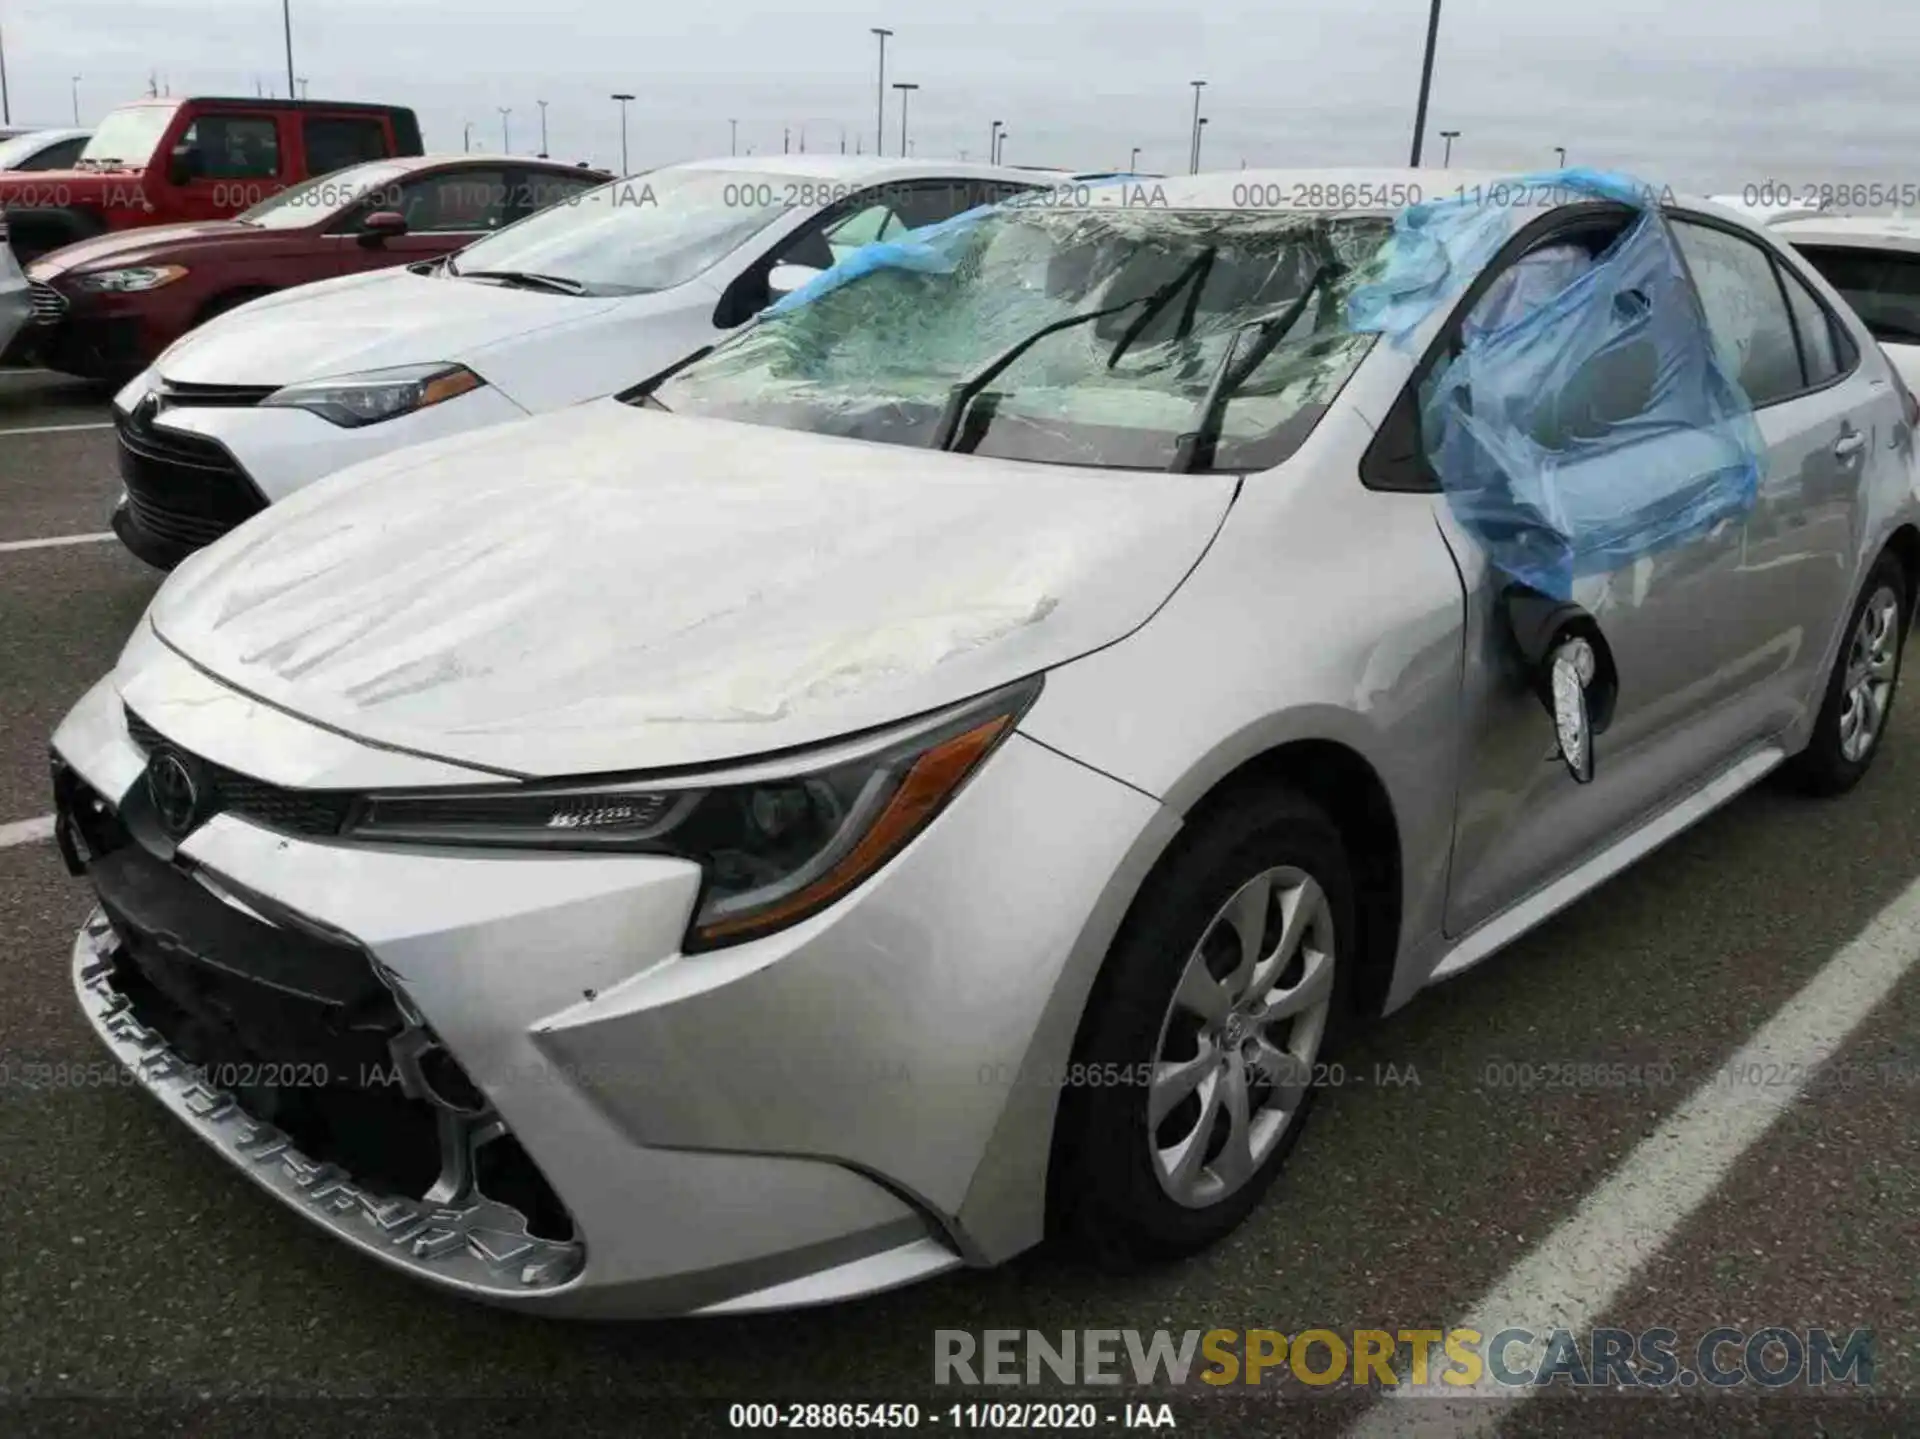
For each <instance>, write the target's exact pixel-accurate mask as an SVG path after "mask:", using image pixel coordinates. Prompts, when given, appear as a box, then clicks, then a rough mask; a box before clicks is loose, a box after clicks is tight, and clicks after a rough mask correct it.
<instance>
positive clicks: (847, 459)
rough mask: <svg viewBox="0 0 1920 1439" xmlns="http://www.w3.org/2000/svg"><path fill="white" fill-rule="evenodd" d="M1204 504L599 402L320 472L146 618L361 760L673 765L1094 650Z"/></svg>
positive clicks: (1200, 540)
mask: <svg viewBox="0 0 1920 1439" xmlns="http://www.w3.org/2000/svg"><path fill="white" fill-rule="evenodd" d="M1234 492H1235V480H1234V479H1233V477H1231V476H1209V475H1197V476H1196V475H1162V474H1139V475H1120V474H1112V473H1103V472H1093V471H1087V470H1074V469H1069V468H1065V467H1056V466H1044V465H1030V464H1016V463H1010V462H1002V461H994V460H987V459H976V458H972V457H968V456H962V455H941V454H931V453H928V452H926V451H922V450H907V449H901V448H898V447H896V446H891V445H880V444H869V443H864V442H861V441H855V440H843V439H836V438H829V437H823V436H818V435H811V434H803V433H796V432H791V431H786V430H778V429H772V428H768V427H762V426H753V425H743V424H736V423H731V422H723V421H712V420H693V419H687V418H682V417H677V416H673V415H668V414H665V413H662V412H659V411H649V410H641V409H636V408H633V407H630V406H627V405H624V404H622V403H620V402H619V401H617V400H600V401H595V402H592V403H589V404H586V405H582V406H578V407H575V408H573V409H570V410H564V411H560V412H557V413H553V414H549V415H543V416H538V417H535V418H533V419H529V420H523V421H516V422H514V423H512V424H510V425H505V426H499V427H495V428H492V429H488V430H484V431H479V432H475V433H472V434H467V435H460V436H456V437H453V438H451V439H448V440H443V441H438V442H434V443H431V444H428V445H422V446H418V447H415V448H413V449H410V450H403V451H398V452H396V453H395V454H393V455H390V456H386V457H383V458H381V459H377V460H373V461H370V462H368V463H366V464H363V465H358V466H354V467H352V468H350V469H347V470H343V471H341V472H340V473H339V474H337V475H334V476H331V477H329V478H328V479H326V480H323V481H322V482H320V483H319V484H317V485H313V486H310V487H308V488H307V489H305V490H302V491H301V492H299V493H298V494H296V495H294V496H293V497H292V498H290V499H289V500H287V501H285V502H283V503H282V504H279V505H275V506H274V507H272V508H271V509H269V510H268V511H267V512H265V513H264V514H262V515H260V516H258V517H257V518H255V519H254V520H252V521H250V522H248V523H247V524H246V525H244V526H242V527H241V528H240V529H239V530H237V531H235V532H234V533H233V534H231V535H229V536H227V537H226V538H225V539H224V540H222V541H220V542H219V543H218V544H215V545H213V546H211V547H210V548H208V549H206V550H204V551H202V552H201V553H200V554H198V555H196V556H194V557H193V558H192V559H190V560H189V561H188V562H187V563H186V564H185V565H183V566H182V567H181V568H180V569H179V570H177V571H176V572H175V573H174V575H173V577H172V578H171V579H169V581H168V582H167V584H166V585H165V587H164V588H163V589H162V590H161V592H160V594H159V596H158V597H157V599H156V600H155V602H154V605H153V608H152V610H151V612H150V613H151V616H152V620H153V623H154V626H155V628H156V629H157V631H158V632H159V634H160V635H161V637H162V638H163V639H165V640H166V641H167V642H168V643H169V644H171V645H172V646H173V647H174V648H176V649H177V650H179V651H180V652H182V653H183V654H185V655H186V656H187V657H188V658H189V659H191V660H193V661H194V662H195V663H197V664H198V665H200V666H201V667H202V668H204V669H205V670H207V671H208V672H210V673H211V674H213V675H215V676H218V677H219V678H221V679H222V680H224V681H226V682H227V683H229V684H231V685H233V686H235V687H236V688H238V689H241V690H243V691H246V692H248V693H250V694H252V695H255V696H257V697H259V698H261V699H264V700H266V701H268V702H270V703H272V704H275V705H278V706H281V707H283V708H285V709H288V710H290V711H292V712H294V713H296V714H299V715H302V716H305V717H307V718H309V719H313V720H317V721H319V722H320V723H322V724H325V725H328V726H331V727H333V728H335V729H338V730H341V731H344V732H346V733H349V734H353V735H357V736H360V737H362V738H365V739H368V740H371V741H374V742H376V743H380V744H384V745H389V746H397V747H400V748H404V749H409V750H413V751H416V752H418V753H422V754H429V755H434V756H439V757H444V758H446V759H450V760H454V761H456V762H460V763H465V764H470V765H477V766H483V767H489V768H493V769H497V770H501V771H505V772H508V773H513V774H522V775H543V776H559V775H582V774H594V773H604V772H610V771H621V770H646V769H653V768H659V767H665V766H673V765H685V764H700V763H706V762H711V761H717V760H725V759H733V758H738V757H742V756H748V755H755V754H763V753H767V752H770V751H774V750H779V749H784V748H787V747H789V746H793V745H802V744H810V743H814V742H817V741H822V740H828V739H833V738H836V737H839V736H842V735H846V734H849V733H852V732H855V731H858V730H862V729H865V728H868V727H870V726H873V725H878V724H884V723H887V722H890V721H893V720H898V719H904V718H907V717H909V716H912V715H915V714H919V713H923V712H925V711H928V710H932V709H937V708H939V707H940V706H942V705H945V704H949V703H952V702H954V701H957V700H960V699H964V698H967V697H969V696H972V695H975V694H979V693H982V692H984V691H987V690H990V689H993V688H994V687H996V686H998V685H1001V684H1004V683H1007V682H1009V681H1012V680H1015V679H1018V678H1020V677H1022V676H1025V675H1029V674H1033V673H1035V672H1037V671H1041V670H1045V669H1047V668H1050V667H1052V666H1055V665H1058V664H1061V663H1063V662H1065V661H1067V660H1070V659H1073V658H1075V657H1077V656H1079V655H1083V654H1086V653H1088V652H1089V651H1091V650H1094V649H1097V648H1099V647H1101V646H1103V645H1106V644H1108V643H1111V642H1112V641H1114V640H1116V639H1119V638H1120V637H1121V636H1123V635H1125V634H1127V633H1129V632H1130V631H1131V630H1133V629H1135V628H1137V627H1138V626H1139V625H1141V624H1142V623H1144V622H1145V621H1146V620H1147V619H1148V618H1149V617H1150V616H1151V615H1152V613H1153V612H1154V610H1155V609H1157V608H1158V607H1159V606H1160V604H1161V603H1163V602H1164V601H1165V599H1166V598H1167V596H1168V595H1170V594H1171V593H1172V592H1173V590H1174V589H1175V588H1176V587H1177V586H1178V585H1179V583H1180V581H1181V580H1182V578H1184V576H1185V575H1186V574H1187V572H1188V571H1189V570H1190V569H1191V568H1192V566H1193V564H1194V563H1195V561H1196V560H1197V559H1198V558H1199V557H1200V555H1201V554H1202V553H1203V552H1204V551H1205V549H1206V546H1207V544H1208V542H1209V541H1210V540H1211V538H1212V536H1213V535H1214V534H1215V532H1216V531H1217V530H1218V527H1219V524H1220V521H1221V520H1222V518H1223V517H1224V516H1225V514H1226V511H1227V508H1228V507H1229V505H1230V504H1231V503H1232V499H1233V495H1234Z"/></svg>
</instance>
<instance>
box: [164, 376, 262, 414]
mask: <svg viewBox="0 0 1920 1439" xmlns="http://www.w3.org/2000/svg"><path fill="white" fill-rule="evenodd" d="M279 388H280V387H279V386H278V385H201V384H194V383H191V382H189V381H186V380H161V381H160V382H159V383H158V384H156V385H155V386H154V394H156V395H157V396H159V397H160V402H161V405H162V406H163V407H164V408H166V409H173V408H174V407H176V406H179V405H192V406H194V407H195V408H205V407H217V408H229V409H248V408H251V407H252V406H254V405H257V404H259V403H260V402H261V401H262V400H264V399H266V397H267V396H268V395H271V394H272V393H273V392H274V391H275V390H277V389H279Z"/></svg>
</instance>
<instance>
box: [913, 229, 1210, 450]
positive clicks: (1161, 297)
mask: <svg viewBox="0 0 1920 1439" xmlns="http://www.w3.org/2000/svg"><path fill="white" fill-rule="evenodd" d="M1215 253H1216V251H1215V248H1214V247H1213V246H1211V245H1209V246H1208V247H1207V248H1206V249H1204V250H1202V251H1201V252H1200V253H1199V254H1198V255H1197V256H1195V257H1194V260H1193V263H1192V264H1190V265H1188V266H1187V267H1186V268H1185V269H1183V270H1182V271H1181V272H1180V273H1179V274H1177V275H1175V276H1174V277H1173V278H1172V279H1171V280H1169V281H1167V283H1166V284H1164V285H1162V286H1161V287H1160V288H1159V289H1157V290H1155V291H1153V292H1152V293H1151V294H1146V295H1136V296H1134V297H1133V298H1132V299H1131V300H1122V301H1121V302H1120V303H1119V304H1117V305H1108V306H1106V307H1105V308H1104V309H1099V310H1089V311H1087V312H1086V313H1085V314H1083V315H1068V316H1067V317H1066V318H1065V319H1061V320H1055V321H1054V322H1053V323H1052V324H1048V325H1042V326H1041V327H1040V328H1039V329H1037V330H1035V331H1034V332H1033V333H1032V334H1031V335H1028V336H1027V337H1026V338H1024V339H1022V340H1019V341H1017V342H1016V343H1014V344H1011V345H1009V346H1007V348H1006V349H1004V350H1002V351H1001V352H1000V353H999V354H997V355H995V356H994V357H993V358H992V359H991V360H989V361H987V363H986V364H984V365H982V366H981V367H980V368H979V369H978V370H976V371H974V373H973V374H972V375H971V376H970V377H968V378H967V379H965V380H963V381H961V382H960V383H959V384H957V385H955V386H954V387H953V390H952V391H951V392H950V393H949V394H948V396H947V404H946V408H945V409H943V410H942V411H941V412H940V423H939V425H938V426H937V427H936V428H935V429H934V432H933V443H932V445H931V446H930V448H932V449H936V450H950V449H952V448H953V442H954V439H955V437H956V436H957V435H958V433H959V430H960V421H961V420H962V419H963V418H965V416H966V413H967V409H968V407H969V406H971V405H972V404H973V402H974V401H975V400H976V399H978V398H979V396H980V392H981V391H982V390H984V389H986V387H987V386H988V385H990V384H992V383H993V382H994V381H995V380H996V379H998V378H999V377H1000V374H1001V372H1002V371H1004V370H1005V369H1006V368H1007V367H1008V366H1009V365H1011V364H1012V363H1013V362H1014V361H1015V360H1017V359H1019V358H1020V357H1021V356H1022V355H1024V354H1026V352H1027V351H1028V350H1030V349H1032V348H1033V347H1034V346H1035V345H1037V344H1039V343H1040V342H1041V341H1042V340H1044V339H1046V338H1047V336H1049V335H1057V334H1059V333H1060V331H1062V330H1071V329H1073V328H1074V327H1075V326H1076V325H1091V324H1092V323H1093V322H1094V321H1095V320H1104V319H1106V318H1107V317H1108V316H1109V315H1119V314H1123V313H1125V312H1126V311H1128V310H1131V309H1132V308H1133V307H1134V306H1135V305H1145V306H1146V307H1147V318H1149V319H1151V318H1152V317H1153V316H1154V315H1155V314H1157V313H1159V311H1160V309H1161V308H1162V307H1163V306H1165V305H1166V303H1167V302H1168V301H1169V300H1171V299H1172V298H1173V297H1174V296H1175V295H1177V294H1179V293H1180V291H1181V289H1182V288H1183V287H1184V286H1185V285H1186V284H1187V282H1188V281H1189V280H1191V279H1192V278H1193V277H1194V274H1195V272H1201V273H1204V272H1205V271H1206V269H1207V268H1208V267H1209V266H1211V265H1212V264H1213V257H1214V254H1215ZM1141 328H1144V327H1143V326H1133V327H1129V329H1128V332H1127V333H1126V334H1124V335H1122V336H1121V337H1120V346H1119V347H1117V348H1116V350H1115V356H1116V357H1117V356H1118V354H1119V351H1120V349H1123V348H1124V347H1125V346H1126V344H1127V343H1128V342H1129V341H1130V340H1131V339H1132V338H1133V336H1134V335H1135V334H1137V333H1138V332H1139V330H1140V329H1141ZM1109 363H1111V362H1109Z"/></svg>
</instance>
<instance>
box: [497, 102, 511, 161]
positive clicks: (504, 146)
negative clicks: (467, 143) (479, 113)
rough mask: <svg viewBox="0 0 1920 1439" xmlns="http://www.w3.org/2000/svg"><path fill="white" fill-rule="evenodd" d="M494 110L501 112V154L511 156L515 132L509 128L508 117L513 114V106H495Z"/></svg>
mask: <svg viewBox="0 0 1920 1439" xmlns="http://www.w3.org/2000/svg"><path fill="white" fill-rule="evenodd" d="M493 108H494V109H496V110H498V111H499V112H500V153H501V154H502V155H511V154H512V153H513V132H512V131H510V130H509V129H508V128H507V116H509V115H511V114H512V113H513V106H511V105H495V106H494V107H493Z"/></svg>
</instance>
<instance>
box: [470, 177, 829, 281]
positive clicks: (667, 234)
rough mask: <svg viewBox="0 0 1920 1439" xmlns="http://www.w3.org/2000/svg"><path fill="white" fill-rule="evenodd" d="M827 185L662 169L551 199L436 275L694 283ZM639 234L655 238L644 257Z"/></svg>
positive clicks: (806, 205)
mask: <svg viewBox="0 0 1920 1439" xmlns="http://www.w3.org/2000/svg"><path fill="white" fill-rule="evenodd" d="M826 188H827V185H826V183H825V182H820V181H812V180H808V179H805V178H804V177H798V176H794V175H783V174H779V173H775V172H764V173H762V172H756V171H749V170H735V169H726V168H721V167H718V166H702V165H670V166H667V167H665V168H663V169H659V170H653V171H650V172H647V173H645V174H641V175H629V176H626V177H624V178H622V179H618V180H614V181H611V182H610V183H608V184H605V185H601V186H599V187H598V188H596V189H592V190H587V191H584V192H582V193H581V194H578V195H570V196H568V197H567V198H566V199H563V200H557V201H555V202H554V203H553V204H551V205H549V206H547V207H546V208H545V209H543V210H539V211H536V212H535V213H533V214H531V215H529V216H527V217H526V218H524V219H522V220H517V221H515V222H514V223H513V224H511V225H508V226H507V227H506V228H505V229H502V230H499V231H496V232H495V233H494V234H491V235H488V236H486V237H485V238H484V239H481V240H476V241H475V242H474V243H473V244H472V245H470V246H468V247H467V249H465V250H463V251H462V252H461V254H460V258H459V261H458V263H457V264H455V265H450V266H449V267H448V268H447V270H446V271H445V273H446V274H447V275H449V276H450V277H453V278H456V279H457V278H458V277H459V276H460V275H461V274H462V273H464V272H466V271H482V270H491V271H496V272H507V273H529V274H540V275H550V276H554V277H557V278H559V279H563V280H570V281H574V282H575V283H577V284H578V285H579V286H580V287H581V290H580V292H581V293H582V294H585V295H593V296H608V295H648V294H658V293H660V292H662V291H665V290H671V289H675V288H677V287H679V286H681V285H684V284H687V283H688V282H689V281H692V280H696V279H698V278H699V277H700V276H701V275H704V274H705V273H706V272H707V271H709V270H711V269H712V268H713V267H714V266H715V265H718V264H719V263H720V262H721V261H723V260H725V259H726V258H727V256H729V255H731V254H732V253H733V252H734V251H736V250H738V249H739V248H740V247H741V246H742V245H745V244H748V243H750V242H751V241H753V240H754V239H755V238H756V237H758V236H760V235H762V234H764V233H765V232H766V231H767V230H768V229H769V228H770V227H771V226H773V225H775V224H777V223H778V222H779V221H781V220H782V219H784V218H786V217H787V216H788V215H791V214H792V213H794V212H795V211H796V210H804V211H807V212H809V213H811V212H812V211H814V210H816V209H820V208H822V206H821V205H819V204H816V203H814V202H813V199H812V196H813V194H814V193H815V192H817V191H821V190H825V189H826ZM843 188H846V187H843ZM675 226H678V228H677V229H676V228H673V227H675ZM651 230H657V234H651V235H650V231H651ZM648 238H653V239H655V240H656V241H657V242H658V243H657V244H656V246H655V248H654V250H653V252H652V255H651V257H650V256H649V252H648V251H647V250H646V249H644V248H643V244H644V242H645V241H646V240H647V239H648ZM669 242H674V243H669ZM650 259H651V263H652V268H651V270H648V269H645V268H643V267H644V266H645V265H646V264H647V263H649V260H650Z"/></svg>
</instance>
